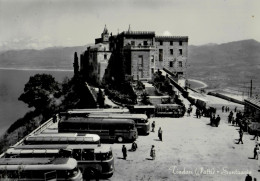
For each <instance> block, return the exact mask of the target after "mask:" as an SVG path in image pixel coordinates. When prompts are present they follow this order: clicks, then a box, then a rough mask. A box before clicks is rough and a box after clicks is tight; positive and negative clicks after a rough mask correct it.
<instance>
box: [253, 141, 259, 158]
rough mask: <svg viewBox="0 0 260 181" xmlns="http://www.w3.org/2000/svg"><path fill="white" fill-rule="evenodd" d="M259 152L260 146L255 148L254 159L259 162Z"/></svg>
mask: <svg viewBox="0 0 260 181" xmlns="http://www.w3.org/2000/svg"><path fill="white" fill-rule="evenodd" d="M258 152H259V147H258V145H255V148H254V159H257V160H258Z"/></svg>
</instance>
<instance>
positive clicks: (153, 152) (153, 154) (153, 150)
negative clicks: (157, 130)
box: [150, 145, 155, 160]
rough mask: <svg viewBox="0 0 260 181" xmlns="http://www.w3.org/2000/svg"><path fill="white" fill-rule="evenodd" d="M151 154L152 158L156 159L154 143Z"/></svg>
mask: <svg viewBox="0 0 260 181" xmlns="http://www.w3.org/2000/svg"><path fill="white" fill-rule="evenodd" d="M150 156H151V157H152V159H153V160H154V159H155V149H154V145H152V148H151V151H150Z"/></svg>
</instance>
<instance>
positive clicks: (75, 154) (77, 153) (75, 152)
mask: <svg viewBox="0 0 260 181" xmlns="http://www.w3.org/2000/svg"><path fill="white" fill-rule="evenodd" d="M72 156H73V158H75V159H76V160H81V149H74V150H73V153H72Z"/></svg>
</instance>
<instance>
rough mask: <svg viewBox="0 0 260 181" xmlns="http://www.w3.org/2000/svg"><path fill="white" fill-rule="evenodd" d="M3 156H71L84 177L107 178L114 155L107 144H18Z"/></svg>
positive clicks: (112, 165)
mask: <svg viewBox="0 0 260 181" xmlns="http://www.w3.org/2000/svg"><path fill="white" fill-rule="evenodd" d="M4 157H6V158H14V157H15V158H16V157H17V158H31V157H37V158H38V157H43V158H44V157H72V158H74V159H76V160H77V161H78V166H79V169H80V170H81V172H82V174H83V177H84V178H87V177H88V176H91V177H99V176H102V177H105V178H109V177H111V176H112V175H113V173H114V157H113V153H112V149H111V147H110V146H109V145H19V146H16V147H12V148H9V149H8V150H7V151H6V152H5V154H4Z"/></svg>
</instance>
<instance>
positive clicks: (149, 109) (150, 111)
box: [129, 105, 155, 118]
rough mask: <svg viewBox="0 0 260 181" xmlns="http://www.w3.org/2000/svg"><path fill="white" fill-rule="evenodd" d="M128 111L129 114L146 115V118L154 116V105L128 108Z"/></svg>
mask: <svg viewBox="0 0 260 181" xmlns="http://www.w3.org/2000/svg"><path fill="white" fill-rule="evenodd" d="M129 110H130V112H131V113H136V114H146V115H147V117H148V118H150V117H153V116H154V110H155V106H154V105H134V106H129Z"/></svg>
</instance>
